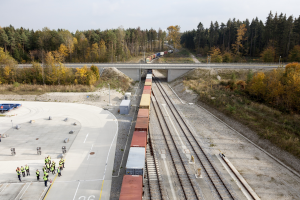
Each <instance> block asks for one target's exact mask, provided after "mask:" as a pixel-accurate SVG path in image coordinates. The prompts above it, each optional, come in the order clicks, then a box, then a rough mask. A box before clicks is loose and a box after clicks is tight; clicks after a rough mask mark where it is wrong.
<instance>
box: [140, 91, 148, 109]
mask: <svg viewBox="0 0 300 200" xmlns="http://www.w3.org/2000/svg"><path fill="white" fill-rule="evenodd" d="M143 108H144V109H149V110H150V94H143V95H142V98H141V102H140V109H143Z"/></svg>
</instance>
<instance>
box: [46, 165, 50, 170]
mask: <svg viewBox="0 0 300 200" xmlns="http://www.w3.org/2000/svg"><path fill="white" fill-rule="evenodd" d="M46 168H47V172H49V171H50V165H49V163H47V164H46Z"/></svg>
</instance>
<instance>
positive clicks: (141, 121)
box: [134, 117, 149, 133]
mask: <svg viewBox="0 0 300 200" xmlns="http://www.w3.org/2000/svg"><path fill="white" fill-rule="evenodd" d="M148 126H149V117H141V118H137V119H136V123H135V128H134V130H135V131H146V132H147V133H148Z"/></svg>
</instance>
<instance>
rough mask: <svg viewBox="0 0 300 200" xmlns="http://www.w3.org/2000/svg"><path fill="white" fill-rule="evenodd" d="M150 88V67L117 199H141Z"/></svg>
mask: <svg viewBox="0 0 300 200" xmlns="http://www.w3.org/2000/svg"><path fill="white" fill-rule="evenodd" d="M151 88H152V69H148V70H147V76H146V81H145V85H144V89H143V94H142V98H141V101H140V106H139V111H138V115H137V120H136V124H135V128H134V132H133V136H132V140H131V144H130V149H129V154H128V159H127V163H126V168H125V175H124V177H123V182H122V188H121V193H120V198H119V200H129V199H130V200H142V198H143V177H144V173H145V172H144V170H145V163H146V148H147V134H148V126H149V114H150V102H151V101H150V98H151Z"/></svg>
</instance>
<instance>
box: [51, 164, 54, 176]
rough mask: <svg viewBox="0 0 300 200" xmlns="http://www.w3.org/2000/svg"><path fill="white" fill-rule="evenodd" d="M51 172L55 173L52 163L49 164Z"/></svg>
mask: <svg viewBox="0 0 300 200" xmlns="http://www.w3.org/2000/svg"><path fill="white" fill-rule="evenodd" d="M51 172H52V174H55V170H54V166H53V165H51Z"/></svg>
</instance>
